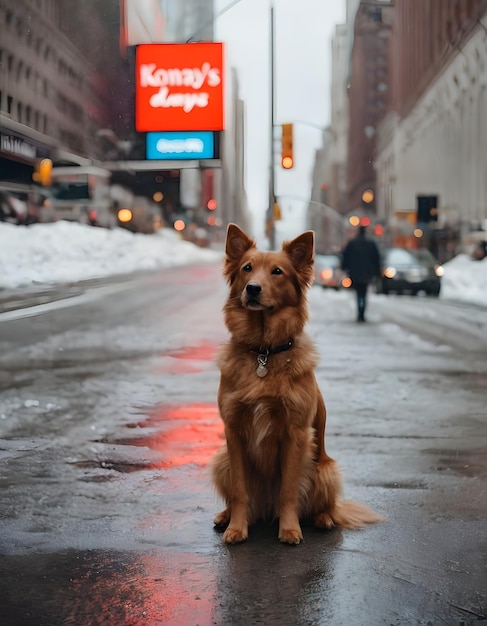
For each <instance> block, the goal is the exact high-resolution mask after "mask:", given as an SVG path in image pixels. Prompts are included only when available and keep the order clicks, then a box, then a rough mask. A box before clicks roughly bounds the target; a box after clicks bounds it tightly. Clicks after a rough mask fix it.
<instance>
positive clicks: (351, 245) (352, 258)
mask: <svg viewBox="0 0 487 626" xmlns="http://www.w3.org/2000/svg"><path fill="white" fill-rule="evenodd" d="M342 269H344V270H345V271H346V272H347V273H348V275H349V276H350V278H351V279H352V283H354V284H368V283H370V281H371V280H372V279H373V278H374V277H375V276H380V271H381V264H380V254H379V249H378V248H377V246H376V244H375V242H373V241H372V240H371V239H367V237H366V236H365V229H360V230H359V233H358V235H357V236H356V237H355V238H354V239H351V240H350V241H349V242H348V243H347V245H346V246H345V249H344V250H343V255H342Z"/></svg>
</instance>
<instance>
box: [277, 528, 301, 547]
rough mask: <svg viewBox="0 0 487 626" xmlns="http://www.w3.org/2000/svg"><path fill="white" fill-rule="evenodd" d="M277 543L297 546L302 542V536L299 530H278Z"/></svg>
mask: <svg viewBox="0 0 487 626" xmlns="http://www.w3.org/2000/svg"><path fill="white" fill-rule="evenodd" d="M279 541H280V542H281V543H290V544H293V545H298V544H299V543H301V541H303V534H302V532H301V529H300V528H280V529H279Z"/></svg>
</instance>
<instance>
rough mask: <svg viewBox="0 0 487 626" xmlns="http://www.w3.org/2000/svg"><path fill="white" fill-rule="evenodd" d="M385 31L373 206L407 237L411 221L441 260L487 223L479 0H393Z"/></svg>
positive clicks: (485, 46) (485, 54)
mask: <svg viewBox="0 0 487 626" xmlns="http://www.w3.org/2000/svg"><path fill="white" fill-rule="evenodd" d="M391 41H392V48H391V68H392V76H393V93H392V95H393V97H392V107H391V111H390V113H389V114H388V116H387V117H386V119H384V120H383V122H382V123H381V125H380V127H379V129H378V139H377V151H376V154H375V170H376V173H377V214H378V216H379V217H380V218H381V219H383V220H384V221H385V222H386V223H387V224H388V225H389V232H390V233H391V234H392V236H394V237H396V240H398V237H400V236H401V235H402V236H403V239H402V241H403V243H405V244H408V245H415V243H414V241H411V232H412V228H413V226H415V225H416V224H418V226H420V227H421V231H422V232H424V235H425V241H424V243H423V244H420V245H427V246H428V247H430V248H431V249H432V251H433V252H434V253H436V254H437V255H438V256H439V257H440V260H445V259H447V258H450V257H451V256H452V255H453V254H454V253H455V252H456V251H457V250H458V249H459V245H461V244H462V243H465V242H468V240H469V238H471V237H472V236H473V235H472V233H474V232H475V231H480V230H481V229H482V228H484V229H485V227H486V226H487V179H486V177H485V162H486V159H487V2H486V0H457V1H455V2H453V1H443V0H436V1H432V2H416V1H415V0H401V1H400V2H397V3H396V12H395V16H394V24H393V36H392V40H391ZM408 234H409V242H408V240H407V238H406V239H404V236H406V237H407V235H408ZM418 234H421V232H418ZM484 237H485V234H484Z"/></svg>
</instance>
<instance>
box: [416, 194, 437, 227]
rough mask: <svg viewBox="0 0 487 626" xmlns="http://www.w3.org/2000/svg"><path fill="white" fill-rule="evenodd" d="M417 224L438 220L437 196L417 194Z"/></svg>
mask: <svg viewBox="0 0 487 626" xmlns="http://www.w3.org/2000/svg"><path fill="white" fill-rule="evenodd" d="M416 202H417V207H418V212H417V214H418V218H417V221H418V223H419V224H428V223H429V222H437V221H438V209H437V206H438V196H417V199H416Z"/></svg>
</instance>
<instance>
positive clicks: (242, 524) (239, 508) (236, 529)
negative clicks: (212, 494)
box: [223, 432, 249, 543]
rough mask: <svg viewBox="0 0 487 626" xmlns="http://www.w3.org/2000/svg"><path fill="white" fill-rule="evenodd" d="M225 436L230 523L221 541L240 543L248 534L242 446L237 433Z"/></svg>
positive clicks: (247, 503)
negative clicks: (227, 458)
mask: <svg viewBox="0 0 487 626" xmlns="http://www.w3.org/2000/svg"><path fill="white" fill-rule="evenodd" d="M226 436H227V448H228V457H229V463H230V493H229V494H228V502H227V506H228V508H229V509H230V523H229V524H228V528H227V529H226V531H225V532H224V534H223V541H225V543H241V542H242V541H245V540H246V539H247V538H248V536H249V521H248V506H249V496H248V491H247V483H246V480H245V465H244V458H243V448H242V443H241V442H240V440H239V438H238V435H235V434H231V433H229V432H227V433H226Z"/></svg>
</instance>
